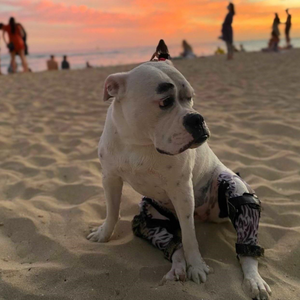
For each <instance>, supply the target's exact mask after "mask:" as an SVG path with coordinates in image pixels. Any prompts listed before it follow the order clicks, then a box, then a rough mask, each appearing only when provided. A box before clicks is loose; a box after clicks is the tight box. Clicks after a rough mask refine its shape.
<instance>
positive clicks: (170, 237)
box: [132, 197, 182, 261]
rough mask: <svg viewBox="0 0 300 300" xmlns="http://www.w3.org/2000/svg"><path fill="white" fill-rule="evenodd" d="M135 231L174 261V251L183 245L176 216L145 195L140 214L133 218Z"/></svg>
mask: <svg viewBox="0 0 300 300" xmlns="http://www.w3.org/2000/svg"><path fill="white" fill-rule="evenodd" d="M132 230H133V233H134V234H135V235H136V236H138V237H141V238H143V239H145V240H147V241H148V242H150V243H151V244H152V245H153V246H154V247H156V248H158V249H159V250H162V251H163V252H164V256H165V258H166V259H168V260H169V261H172V256H173V253H174V252H175V251H176V250H177V249H180V248H181V247H182V243H181V230H180V225H179V221H178V219H177V218H176V216H175V215H174V214H173V213H172V212H171V211H169V210H168V209H166V208H164V207H162V206H160V205H159V204H158V203H157V202H155V201H154V200H152V199H150V198H146V197H143V199H142V202H141V203H140V214H139V215H136V216H135V217H134V218H133V220H132Z"/></svg>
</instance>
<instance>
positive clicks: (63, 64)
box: [61, 55, 70, 70]
mask: <svg viewBox="0 0 300 300" xmlns="http://www.w3.org/2000/svg"><path fill="white" fill-rule="evenodd" d="M61 68H62V70H69V69H70V64H69V62H68V61H67V56H66V55H64V58H63V61H62V62H61Z"/></svg>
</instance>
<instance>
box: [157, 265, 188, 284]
mask: <svg viewBox="0 0 300 300" xmlns="http://www.w3.org/2000/svg"><path fill="white" fill-rule="evenodd" d="M185 279H186V263H185V261H182V262H176V263H173V264H172V269H171V270H170V271H169V272H168V273H167V274H166V275H165V276H164V277H163V279H162V284H163V283H165V282H166V281H185Z"/></svg>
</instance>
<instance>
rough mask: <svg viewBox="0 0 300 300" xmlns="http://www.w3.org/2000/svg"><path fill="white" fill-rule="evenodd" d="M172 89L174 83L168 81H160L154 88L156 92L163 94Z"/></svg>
mask: <svg viewBox="0 0 300 300" xmlns="http://www.w3.org/2000/svg"><path fill="white" fill-rule="evenodd" d="M171 89H174V84H173V83H170V82H162V83H160V84H159V85H158V86H157V88H156V93H157V94H164V93H166V92H168V91H169V90H171Z"/></svg>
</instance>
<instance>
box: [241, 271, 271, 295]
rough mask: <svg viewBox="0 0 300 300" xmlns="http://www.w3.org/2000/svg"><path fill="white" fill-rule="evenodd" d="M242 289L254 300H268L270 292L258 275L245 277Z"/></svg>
mask: <svg viewBox="0 0 300 300" xmlns="http://www.w3.org/2000/svg"><path fill="white" fill-rule="evenodd" d="M243 289H244V291H245V293H246V294H247V295H249V296H250V297H251V298H252V299H256V300H268V299H269V296H270V295H271V293H272V291H271V289H270V287H269V285H268V284H267V283H266V282H265V281H264V280H263V279H262V278H261V276H260V275H259V273H256V274H253V275H251V276H247V277H246V278H245V279H244V282H243Z"/></svg>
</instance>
